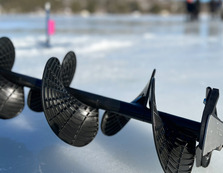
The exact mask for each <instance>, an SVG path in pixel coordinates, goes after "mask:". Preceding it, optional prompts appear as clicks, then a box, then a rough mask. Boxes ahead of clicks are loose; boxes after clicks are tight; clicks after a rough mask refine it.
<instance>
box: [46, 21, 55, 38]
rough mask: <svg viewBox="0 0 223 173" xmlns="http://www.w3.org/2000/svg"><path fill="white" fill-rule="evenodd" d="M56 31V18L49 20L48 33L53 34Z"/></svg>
mask: <svg viewBox="0 0 223 173" xmlns="http://www.w3.org/2000/svg"><path fill="white" fill-rule="evenodd" d="M54 33H55V22H54V20H51V19H50V20H49V21H48V34H49V35H53V34H54Z"/></svg>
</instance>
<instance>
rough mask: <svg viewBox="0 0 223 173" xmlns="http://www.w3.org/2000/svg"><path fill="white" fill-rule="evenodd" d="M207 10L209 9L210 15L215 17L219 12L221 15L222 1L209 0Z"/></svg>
mask: <svg viewBox="0 0 223 173" xmlns="http://www.w3.org/2000/svg"><path fill="white" fill-rule="evenodd" d="M209 10H210V13H211V15H212V17H217V16H218V15H219V14H220V15H221V10H222V1H221V0H211V1H210V2H209Z"/></svg>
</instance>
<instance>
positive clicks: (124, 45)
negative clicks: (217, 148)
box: [0, 15, 223, 173]
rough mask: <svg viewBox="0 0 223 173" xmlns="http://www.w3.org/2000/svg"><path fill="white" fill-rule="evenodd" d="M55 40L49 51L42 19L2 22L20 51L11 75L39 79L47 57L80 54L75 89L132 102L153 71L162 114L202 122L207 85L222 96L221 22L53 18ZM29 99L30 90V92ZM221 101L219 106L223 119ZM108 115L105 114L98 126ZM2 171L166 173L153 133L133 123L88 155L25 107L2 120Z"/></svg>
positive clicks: (217, 166)
mask: <svg viewBox="0 0 223 173" xmlns="http://www.w3.org/2000/svg"><path fill="white" fill-rule="evenodd" d="M52 18H53V19H54V20H55V22H56V34H55V35H54V36H53V37H52V38H51V47H50V48H45V47H44V46H43V45H44V42H45V36H44V32H45V28H44V24H45V23H44V22H45V19H44V17H43V16H31V15H15V16H13V15H11V16H8V15H7V16H4V15H3V16H0V36H8V37H10V38H11V39H12V41H13V42H14V45H15V47H16V62H15V64H14V67H13V71H16V72H19V73H23V74H27V75H31V76H34V77H38V78H41V76H42V72H43V69H44V66H45V63H46V61H47V60H48V59H49V58H50V57H58V58H59V59H60V60H62V59H63V57H64V55H65V54H66V53H67V51H69V50H73V51H75V53H76V55H77V61H78V65H77V71H76V74H75V78H74V80H73V82H72V84H71V86H72V87H76V88H78V89H82V90H86V91H90V92H94V93H97V94H101V95H105V96H109V97H113V98H116V99H121V100H124V101H131V100H132V99H134V98H135V97H136V96H137V95H138V94H139V93H140V91H141V90H142V89H143V88H144V86H145V85H146V83H147V81H148V80H149V78H150V75H151V72H152V70H153V69H154V68H156V69H157V73H156V97H157V98H156V100H157V107H158V109H159V110H161V111H166V112H169V113H172V114H175V115H179V116H182V117H186V118H189V119H193V120H196V121H200V120H201V115H202V111H203V107H204V106H203V103H202V102H203V98H204V96H205V89H206V87H207V86H211V87H214V88H219V89H220V94H221V92H222V91H223V80H222V79H223V57H222V55H223V40H222V38H223V35H222V29H223V28H222V23H221V21H219V20H218V19H214V20H213V19H210V18H209V17H208V16H202V18H201V19H200V21H199V22H192V23H191V22H186V21H185V17H184V16H168V17H161V16H139V17H134V16H129V15H126V16H119V15H108V16H90V17H88V18H83V17H81V16H61V15H56V16H52ZM25 92H26V96H27V93H28V89H26V90H25ZM222 108H223V98H222V97H221V95H220V99H219V103H218V113H219V117H220V118H221V119H223V117H222V114H223V110H222ZM102 114H103V111H100V119H101V117H102ZM222 161H223V153H222V152H214V153H213V157H212V161H211V164H210V166H209V167H208V168H206V169H203V168H196V167H195V166H194V168H193V172H219V170H222V164H221V163H222ZM0 172H7V173H8V172H13V173H15V172H23V173H26V172H27V173H30V172H40V173H42V172H43V173H45V172H47V173H48V172H54V173H59V172H70V173H71V172H75V173H88V172H89V173H90V172H91V173H92V172H93V173H105V172H106V173H114V172H122V173H136V172H137V173H139V172H140V173H144V172H145V173H146V172H147V173H148V172H157V173H159V172H162V169H161V166H160V164H159V161H158V157H157V154H156V151H155V146H154V141H153V135H152V127H151V125H149V124H146V123H143V122H139V121H136V120H131V121H130V122H129V123H128V124H127V126H126V127H125V128H124V129H123V130H122V131H121V132H120V133H118V134H117V135H115V136H112V137H107V136H104V135H103V134H102V133H101V131H100V130H99V132H98V134H97V136H96V138H95V140H94V141H93V142H92V143H90V144H89V145H88V146H86V147H83V148H75V147H72V146H69V145H67V144H65V143H64V142H62V141H60V140H59V139H58V138H57V137H56V136H55V135H54V134H53V132H52V131H51V129H50V127H49V126H48V124H47V122H46V120H45V117H44V114H43V113H35V112H32V111H31V110H29V109H28V107H27V106H26V107H25V109H24V111H23V112H22V113H21V114H20V115H19V116H17V117H16V118H14V119H11V120H0Z"/></svg>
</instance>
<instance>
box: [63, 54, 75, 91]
mask: <svg viewBox="0 0 223 173" xmlns="http://www.w3.org/2000/svg"><path fill="white" fill-rule="evenodd" d="M76 64H77V60H76V55H75V53H74V52H72V51H70V52H68V53H67V54H66V55H65V57H64V59H63V62H62V66H61V77H62V81H63V85H64V86H65V87H69V86H70V84H71V82H72V80H73V77H74V74H75V70H76Z"/></svg>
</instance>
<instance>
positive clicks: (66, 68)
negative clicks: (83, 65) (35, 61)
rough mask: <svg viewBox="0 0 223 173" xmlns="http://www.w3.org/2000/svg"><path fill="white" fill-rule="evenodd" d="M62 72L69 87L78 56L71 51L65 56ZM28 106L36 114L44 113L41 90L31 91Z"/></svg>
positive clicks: (63, 79)
mask: <svg viewBox="0 0 223 173" xmlns="http://www.w3.org/2000/svg"><path fill="white" fill-rule="evenodd" d="M61 70H62V71H61V77H62V82H63V85H64V86H65V87H69V85H70V84H71V82H72V80H73V77H74V74H75V70H76V55H75V53H74V52H73V51H70V52H68V53H67V54H66V55H65V57H64V59H63V62H62V68H61ZM27 104H28V106H29V108H30V109H31V110H33V111H35V112H43V106H42V99H41V89H35V88H31V89H30V92H29V95H28V100H27Z"/></svg>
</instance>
